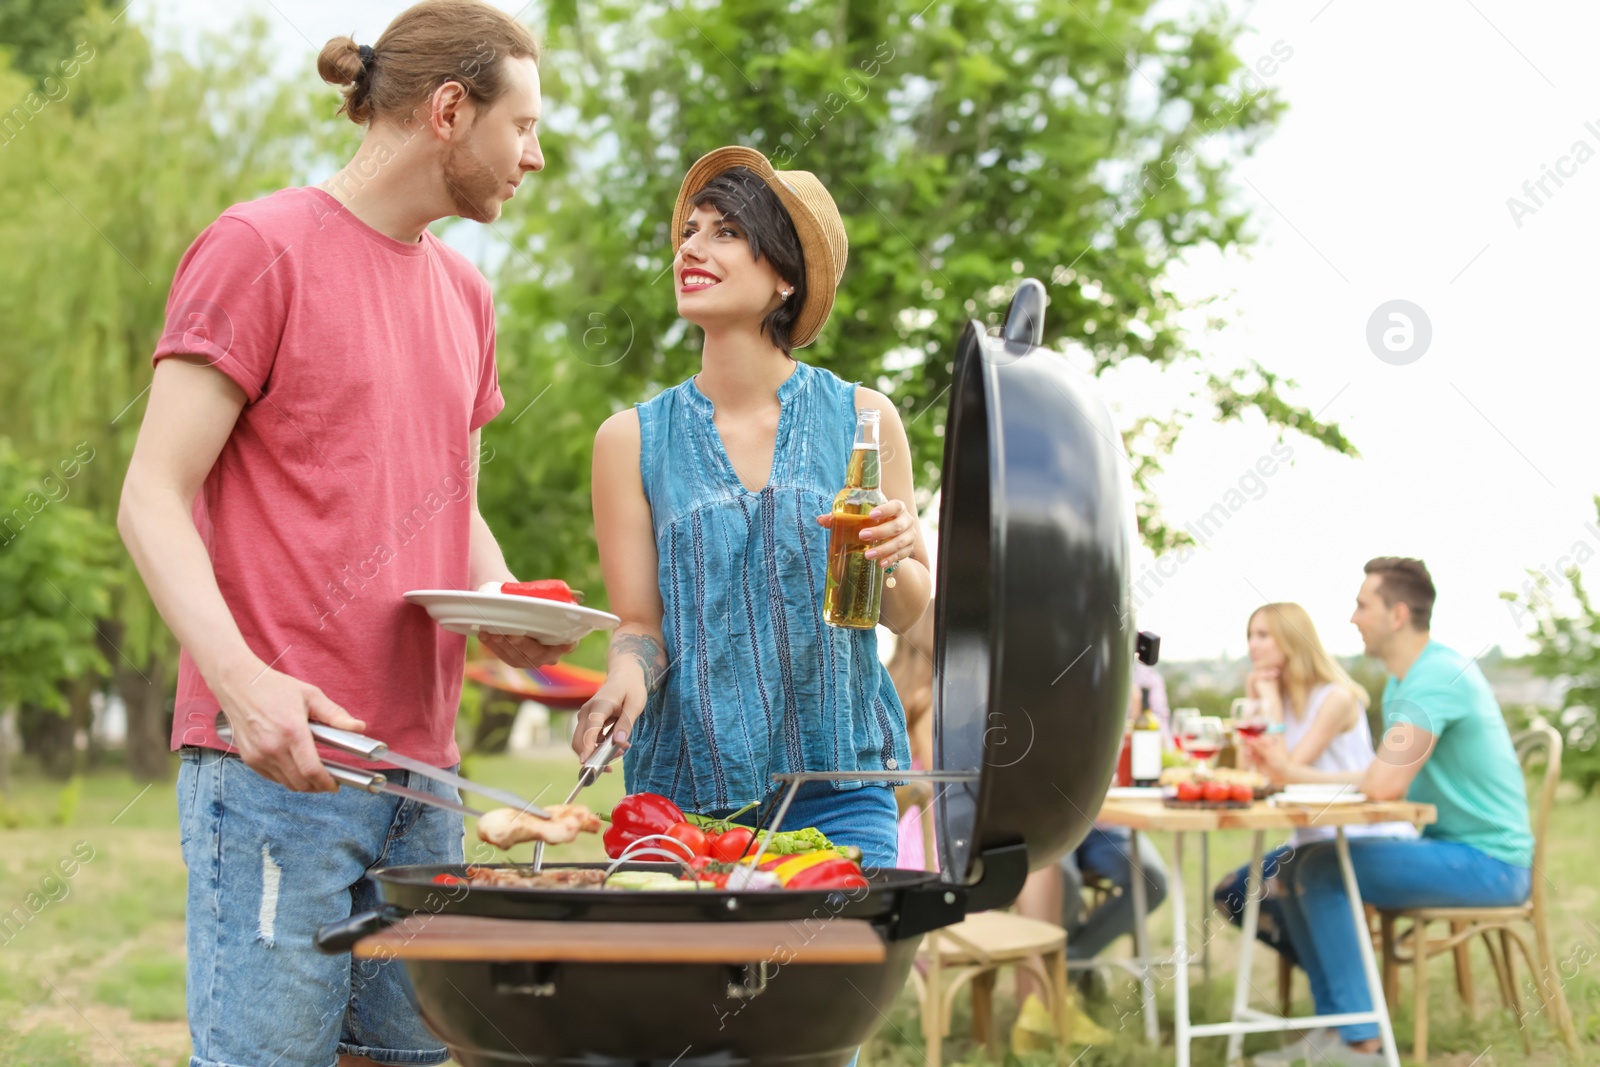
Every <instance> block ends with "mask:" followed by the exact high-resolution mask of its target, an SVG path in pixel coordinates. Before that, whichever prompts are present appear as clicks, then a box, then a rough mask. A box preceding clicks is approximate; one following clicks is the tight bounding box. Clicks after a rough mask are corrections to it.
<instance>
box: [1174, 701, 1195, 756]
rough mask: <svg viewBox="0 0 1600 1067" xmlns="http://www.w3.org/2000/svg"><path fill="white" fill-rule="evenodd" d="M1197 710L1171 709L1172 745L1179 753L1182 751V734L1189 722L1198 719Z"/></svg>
mask: <svg viewBox="0 0 1600 1067" xmlns="http://www.w3.org/2000/svg"><path fill="white" fill-rule="evenodd" d="M1199 715H1200V709H1199V708H1173V709H1172V743H1173V745H1174V746H1176V747H1177V749H1178V751H1179V752H1182V751H1183V734H1184V730H1185V728H1186V727H1187V726H1188V725H1189V720H1191V719H1194V718H1198V717H1199Z"/></svg>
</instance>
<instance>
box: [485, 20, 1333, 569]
mask: <svg viewBox="0 0 1600 1067" xmlns="http://www.w3.org/2000/svg"><path fill="white" fill-rule="evenodd" d="M1152 9H1153V5H1152V4H1150V3H1148V2H1147V0H1101V2H1099V3H1096V4H1091V5H1081V4H1078V3H1074V2H1071V0H1039V2H1037V3H1026V4H1024V3H1020V2H1017V0H1001V2H992V0H950V2H947V3H941V4H936V5H933V6H931V7H930V6H926V5H924V4H923V3H921V2H920V0H909V2H901V0H866V2H860V3H852V4H848V5H840V4H831V3H820V2H816V0H799V2H794V3H785V4H777V3H772V2H743V3H724V4H721V5H705V4H691V5H678V4H666V5H659V4H646V5H644V7H643V8H640V7H639V5H637V4H634V3H623V2H621V0H598V2H596V3H589V4H582V5H574V4H570V3H564V2H563V3H555V4H553V5H552V6H551V7H550V9H549V13H548V27H547V32H548V37H549V47H548V50H547V54H546V59H545V60H544V62H543V64H542V72H543V78H544V92H545V97H546V100H547V102H548V112H547V119H546V123H545V125H546V127H547V130H546V132H545V136H544V144H545V149H546V155H547V158H548V169H547V171H546V172H545V173H544V174H542V175H539V176H538V177H537V178H535V179H534V180H533V181H532V182H530V183H529V185H528V186H526V187H525V192H524V197H526V201H527V202H526V203H522V202H521V201H519V202H518V204H517V206H516V208H515V209H514V212H513V214H512V216H511V218H510V219H508V221H506V222H504V223H502V224H500V225H498V226H496V227H495V229H494V233H493V235H492V236H491V238H490V240H491V243H492V244H493V245H494V246H495V248H496V250H497V251H498V252H500V253H502V258H503V270H502V272H501V273H502V281H501V284H500V285H499V287H498V291H499V294H500V297H501V301H502V305H503V307H502V315H501V328H500V349H499V352H500V361H501V363H500V366H501V384H502V387H503V389H504V390H505V392H506V394H507V401H508V411H507V414H506V416H505V417H503V418H502V419H501V420H499V421H497V422H496V423H494V424H492V425H491V426H490V427H489V429H488V431H487V434H486V437H487V440H488V441H489V443H490V444H491V445H492V447H493V448H494V449H495V450H496V455H497V456H499V457H505V456H514V457H516V458H515V460H514V461H513V462H507V461H506V460H505V459H504V458H497V459H495V460H494V462H493V463H491V464H489V465H487V466H486V467H485V469H484V475H483V491H482V492H483V502H484V507H485V510H486V511H487V513H488V514H489V516H490V519H491V522H492V523H493V524H494V525H495V527H496V529H497V530H499V531H500V532H501V534H502V540H503V541H504V542H505V543H506V544H507V550H508V554H509V556H510V559H511V562H512V565H513V567H514V568H516V569H518V570H519V571H521V572H524V573H530V574H531V573H539V574H545V573H559V574H563V575H568V576H571V577H572V578H573V579H574V580H575V581H578V582H583V583H587V584H590V585H593V584H594V583H597V582H598V569H597V565H596V562H595V556H594V550H593V547H592V545H593V541H592V536H593V535H592V531H591V529H590V520H589V507H588V492H587V486H588V461H589V454H590V448H591V441H592V436H593V432H594V429H595V427H596V425H597V424H598V423H599V421H600V420H601V419H602V418H604V417H605V416H606V415H608V414H610V412H611V411H613V410H616V409H618V408H620V407H622V406H624V405H625V404H629V403H632V402H634V401H636V400H642V399H646V398H648V397H649V396H651V395H653V394H654V393H655V392H656V391H658V390H659V389H660V388H662V387H664V386H668V385H672V384H675V383H676V382H678V381H680V380H682V379H683V378H685V377H687V376H688V375H689V374H690V373H692V372H693V371H694V370H695V369H696V367H697V361H698V345H699V341H700V335H699V331H698V330H695V329H692V328H688V327H687V324H686V323H684V322H682V321H680V320H679V319H678V318H677V316H676V310H675V302H674V296H673V290H672V286H671V283H670V281H668V280H665V279H664V274H665V272H666V271H667V269H668V267H669V264H670V262H671V247H672V245H671V240H670V235H669V234H668V232H667V228H668V223H669V216H670V212H671V206H672V203H673V200H674V198H675V196H676V194H677V191H678V186H679V183H680V181H681V180H682V176H683V174H684V172H685V171H686V170H687V168H688V166H689V164H690V163H692V162H693V161H694V160H695V159H696V158H698V157H699V156H700V155H701V154H703V153H704V152H706V151H708V150H710V149H712V148H714V147H717V146H719V145H723V144H731V143H742V144H748V145H751V146H754V147H756V148H759V149H761V150H763V151H764V152H766V153H767V154H768V155H769V156H770V157H771V158H772V159H773V160H774V163H775V165H776V166H778V167H779V168H780V169H784V168H794V169H804V170H810V171H813V172H815V173H817V174H818V175H819V177H821V178H822V179H823V181H824V182H825V183H826V184H827V186H828V187H829V188H830V189H831V190H832V191H833V193H834V196H835V198H836V199H837V201H838V203H839V207H840V210H841V212H842V213H843V215H844V218H845V223H846V227H847V229H848V232H849V234H850V239H851V248H850V263H849V267H848V269H847V270H846V272H845V277H844V281H843V285H842V287H841V290H840V292H839V295H838V300H837V303H836V305H835V311H834V314H833V318H832V320H831V322H830V323H829V325H828V327H827V329H826V330H825V331H824V332H823V334H822V336H821V338H820V339H819V341H818V342H817V343H816V344H815V345H814V346H813V347H811V348H808V349H806V350H805V351H804V352H803V353H801V355H802V357H803V358H805V359H806V360H808V361H811V362H815V363H817V364H819V365H821V366H824V367H828V368H830V369H832V370H834V371H836V372H837V373H838V374H840V375H841V376H843V377H845V378H847V379H853V380H862V381H865V382H867V383H869V384H873V385H876V386H878V387H880V388H882V389H884V390H885V391H886V392H887V393H889V395H891V396H893V397H894V398H895V400H896V402H897V403H899V404H900V405H901V408H902V416H903V418H904V420H905V422H906V424H907V426H908V427H909V430H910V435H911V439H912V444H913V448H914V449H915V452H916V456H915V460H916V466H917V471H918V481H919V485H920V486H921V487H923V488H924V489H926V490H927V491H928V492H930V493H931V491H932V490H933V489H935V488H936V487H937V485H938V479H939V466H940V459H941V456H942V448H943V441H942V436H943V432H944V426H943V422H944V398H945V393H946V390H947V388H948V385H949V382H950V375H951V370H952V364H951V355H952V347H953V342H954V340H955V337H956V334H957V331H958V329H959V327H960V325H961V323H962V322H963V321H964V320H967V319H978V320H979V321H981V322H984V323H987V324H989V325H991V326H992V325H995V324H997V323H998V322H999V320H1000V317H1001V315H1002V314H1003V312H1004V309H1005V307H1006V304H1007V302H1008V301H1009V299H1010V296H1011V294H1012V293H1013V292H1014V290H1015V286H1016V284H1017V282H1018V280H1019V279H1020V278H1022V277H1024V276H1034V277H1038V278H1041V279H1044V280H1046V281H1047V284H1048V289H1049V293H1050V298H1051V302H1052V306H1051V309H1050V313H1049V316H1048V321H1047V329H1046V344H1048V345H1050V346H1052V347H1055V348H1057V349H1059V350H1063V351H1068V350H1076V351H1079V352H1087V353H1089V354H1090V355H1091V356H1092V359H1093V363H1094V366H1095V368H1096V371H1097V372H1098V371H1103V370H1105V369H1106V368H1109V367H1112V366H1114V365H1116V364H1117V363H1119V362H1121V361H1123V360H1127V359H1137V358H1142V359H1146V360H1149V361H1151V362H1153V363H1156V364H1158V365H1162V366H1167V367H1170V366H1174V365H1177V364H1184V363H1193V362H1194V361H1197V360H1198V358H1199V357H1198V354H1197V350H1196V348H1195V346H1194V344H1193V342H1192V340H1191V339H1190V338H1188V337H1186V336H1185V334H1184V333H1183V331H1182V330H1181V329H1180V328H1179V325H1178V321H1177V320H1178V315H1179V312H1180V311H1182V310H1183V309H1182V308H1181V307H1180V305H1179V302H1178V300H1177V299H1176V298H1175V296H1174V295H1173V294H1172V292H1171V291H1170V290H1169V288H1168V286H1167V282H1166V272H1167V269H1168V268H1169V267H1170V266H1171V265H1172V264H1173V263H1174V262H1175V261H1176V260H1177V259H1178V258H1179V257H1180V256H1182V255H1183V254H1185V253H1186V252H1188V251H1189V250H1191V249H1196V248H1202V247H1212V248H1218V249H1229V248H1233V247H1236V246H1238V245H1240V244H1241V243H1243V242H1244V241H1245V240H1246V238H1247V230H1246V223H1247V216H1246V213H1245V211H1244V209H1242V208H1241V207H1239V206H1238V204H1237V202H1236V200H1235V199H1234V198H1233V195H1232V192H1233V191H1232V189H1231V188H1230V185H1229V183H1228V181H1227V172H1228V167H1229V166H1230V162H1231V158H1232V157H1234V156H1236V155H1237V154H1238V153H1241V152H1249V151H1250V150H1251V149H1252V148H1253V147H1254V145H1255V144H1256V143H1257V142H1258V141H1259V140H1260V139H1261V138H1262V137H1264V136H1265V135H1266V134H1267V133H1268V132H1269V131H1270V129H1271V128H1272V125H1273V122H1274V119H1275V117H1276V116H1277V115H1278V113H1279V112H1280V111H1281V109H1282V106H1283V105H1282V104H1281V103H1280V102H1279V101H1278V100H1277V99H1276V98H1275V97H1274V96H1273V95H1272V94H1271V93H1268V92H1261V91H1254V90H1253V89H1252V88H1251V87H1250V86H1249V85H1248V84H1247V81H1246V78H1245V75H1246V73H1247V69H1246V67H1245V66H1244V64H1243V62H1242V61H1241V58H1240V57H1239V55H1238V54H1237V53H1236V50H1235V40H1236V38H1237V36H1238V33H1239V28H1238V27H1237V26H1236V25H1234V24H1232V23H1229V22H1228V21H1227V20H1226V18H1225V17H1224V16H1223V15H1222V14H1218V13H1215V12H1210V13H1205V14H1201V15H1198V16H1194V17H1192V18H1191V17H1185V18H1165V17H1160V16H1158V15H1156V14H1154V13H1153V10H1152ZM1202 379H1203V380H1204V381H1205V382H1206V383H1207V385H1206V390H1207V396H1206V397H1205V398H1203V400H1204V401H1205V402H1206V403H1208V404H1209V407H1210V411H1211V414H1212V415H1213V416H1214V417H1216V418H1218V419H1237V418H1241V417H1243V416H1245V415H1246V413H1249V412H1257V413H1259V414H1260V415H1261V416H1264V418H1265V420H1266V422H1267V423H1268V424H1270V426H1271V427H1272V428H1274V429H1275V430H1276V432H1280V433H1281V432H1283V431H1284V430H1289V429H1292V430H1295V431H1298V432H1300V433H1303V434H1306V435H1309V436H1310V437H1312V438H1314V439H1316V440H1318V441H1320V442H1322V443H1323V444H1325V445H1327V446H1328V447H1330V448H1333V449H1335V450H1337V451H1341V452H1347V453H1353V451H1354V449H1353V448H1352V447H1351V445H1350V443H1349V442H1348V441H1347V440H1346V439H1345V438H1344V437H1343V435H1342V434H1341V433H1340V432H1339V430H1338V428H1337V427H1336V426H1332V425H1327V424H1323V423H1320V422H1318V421H1317V420H1316V418H1315V417H1314V416H1313V415H1312V414H1311V412H1309V411H1308V410H1307V409H1306V408H1304V407H1302V406H1299V405H1297V404H1296V403H1294V402H1293V401H1291V400H1290V399H1289V392H1290V387H1291V386H1292V384H1293V383H1291V382H1287V381H1285V380H1284V379H1282V378H1280V377H1279V376H1277V375H1276V374H1274V373H1272V372H1270V371H1268V370H1266V369H1264V368H1261V367H1259V366H1256V365H1254V364H1252V365H1249V366H1239V367H1221V366H1210V365H1208V366H1204V367H1202ZM1182 425H1183V416H1182V415H1179V414H1174V415H1173V416H1172V417H1171V418H1160V419H1150V420H1146V421H1144V422H1141V423H1140V424H1138V425H1137V426H1135V427H1133V428H1131V430H1130V431H1129V433H1128V444H1129V448H1130V453H1131V457H1132V462H1133V464H1134V471H1133V473H1134V475H1135V478H1136V480H1137V482H1138V483H1139V484H1140V486H1141V487H1142V488H1144V490H1145V492H1144V494H1143V499H1142V501H1141V503H1140V508H1139V510H1140V519H1141V527H1142V530H1143V534H1144V537H1145V539H1146V541H1147V542H1148V543H1149V544H1151V545H1152V547H1154V548H1156V549H1157V550H1158V551H1159V550H1162V549H1165V548H1168V547H1171V546H1173V545H1175V544H1178V543H1180V542H1182V541H1183V540H1185V539H1186V537H1185V535H1184V534H1182V533H1181V532H1180V531H1177V530H1174V529H1172V528H1170V527H1168V526H1167V525H1166V524H1165V523H1163V522H1162V520H1161V517H1160V514H1159V511H1158V509H1157V507H1156V503H1155V501H1154V499H1153V497H1152V496H1151V495H1150V493H1149V492H1148V482H1149V479H1150V476H1151V475H1152V474H1154V473H1155V471H1156V470H1158V469H1159V465H1160V461H1161V457H1162V456H1163V455H1164V454H1165V453H1166V452H1167V451H1168V450H1170V449H1171V447H1172V446H1173V445H1174V444H1175V443H1176V441H1177V439H1178V435H1179V433H1180V431H1181V429H1182Z"/></svg>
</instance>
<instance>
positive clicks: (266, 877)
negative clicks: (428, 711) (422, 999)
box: [178, 748, 462, 1067]
mask: <svg viewBox="0 0 1600 1067" xmlns="http://www.w3.org/2000/svg"><path fill="white" fill-rule="evenodd" d="M384 773H385V774H386V775H387V776H388V777H389V778H390V780H391V781H394V782H395V783H396V784H402V785H408V786H410V787H411V788H412V789H419V790H427V791H429V792H433V793H440V794H443V795H447V796H449V797H450V798H452V799H456V798H457V795H456V791H455V790H454V789H453V788H450V787H449V786H442V785H438V784H436V783H434V782H432V781H430V780H429V779H426V778H424V777H422V776H421V775H418V774H412V773H411V772H408V771H385V772H384ZM178 815H179V828H180V833H181V835H182V839H183V862H184V865H185V866H187V867H188V869H189V895H188V915H187V938H188V955H189V959H188V1001H189V1035H190V1038H191V1039H192V1040H193V1042H194V1055H193V1057H191V1059H190V1060H189V1063H190V1065H191V1067H221V1065H226V1067H242V1065H249V1067H267V1065H268V1064H269V1063H270V1064H273V1065H274V1067H332V1064H333V1063H334V1062H335V1059H336V1057H337V1056H339V1055H341V1054H343V1055H351V1056H366V1057H368V1058H369V1059H372V1060H376V1061H377V1062H378V1063H387V1064H435V1063H442V1062H443V1061H444V1060H445V1059H447V1058H448V1054H447V1053H446V1051H445V1048H444V1046H443V1045H441V1044H440V1043H439V1040H438V1038H436V1037H434V1036H433V1035H432V1034H430V1033H429V1032H428V1031H427V1029H426V1028H425V1027H424V1026H423V1025H422V1020H421V1019H420V1018H419V1017H418V1016H417V1012H416V1009H415V1008H414V1007H412V1005H411V1002H410V993H409V984H408V982H407V980H406V976H405V968H404V965H403V964H401V963H400V962H399V961H389V962H379V961H376V960H362V961H359V962H357V961H355V960H353V959H352V958H351V957H350V956H349V955H348V954H346V955H339V956H324V955H322V954H321V953H320V952H318V951H317V950H316V948H314V947H313V945H312V941H311V939H312V936H313V935H314V934H315V933H316V930H317V927H319V926H321V925H322V924H324V923H328V922H333V921H336V920H338V919H343V918H346V917H348V916H349V915H351V914H352V913H354V912H356V911H361V910H365V909H367V908H371V907H374V906H376V905H377V903H378V899H379V898H378V890H377V887H376V885H374V883H373V882H372V881H371V880H370V879H368V878H367V877H366V872H367V871H368V870H369V869H371V868H374V867H383V866H388V865H390V864H403V863H459V862H461V859H462V824H461V816H459V815H455V814H452V813H451V812H448V811H443V810H441V809H439V808H434V807H428V806H425V805H421V804H418V803H416V802H415V801H412V800H400V799H397V798H395V797H389V796H374V795H372V794H370V793H363V792H361V791H360V790H357V789H341V790H339V791H338V792H337V793H294V792H291V791H289V790H288V789H285V788H284V787H283V786H280V785H278V784H277V783H275V782H270V781H268V780H267V779H265V778H262V777H261V776H260V775H258V774H256V772H254V771H252V770H251V769H250V768H249V767H246V766H245V765H244V763H243V761H241V760H239V759H237V758H234V757H224V756H222V754H221V753H218V752H212V751H206V750H201V749H196V748H186V749H184V750H183V762H182V765H181V768H180V770H179V772H178Z"/></svg>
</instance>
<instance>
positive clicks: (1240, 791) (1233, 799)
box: [1161, 767, 1283, 810]
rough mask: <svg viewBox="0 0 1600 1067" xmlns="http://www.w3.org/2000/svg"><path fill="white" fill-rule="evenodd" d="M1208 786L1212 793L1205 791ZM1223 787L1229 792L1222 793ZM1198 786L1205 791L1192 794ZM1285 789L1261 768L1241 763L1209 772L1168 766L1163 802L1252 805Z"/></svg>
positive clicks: (1163, 781) (1191, 805)
mask: <svg viewBox="0 0 1600 1067" xmlns="http://www.w3.org/2000/svg"><path fill="white" fill-rule="evenodd" d="M1208 786H1209V787H1210V789H1211V791H1210V792H1209V793H1208V792H1206V791H1205V790H1206V789H1207V787H1208ZM1223 788H1225V789H1227V790H1228V794H1227V796H1223V795H1221V789H1223ZM1194 789H1199V790H1200V791H1201V793H1200V795H1199V796H1195V795H1192V792H1191V791H1192V790H1194ZM1282 789H1283V787H1282V786H1279V785H1275V784H1273V782H1272V780H1271V779H1269V778H1268V777H1267V776H1266V775H1264V774H1262V773H1261V772H1259V771H1251V770H1244V769H1242V768H1237V767H1217V768H1216V769H1214V770H1212V771H1211V772H1209V774H1207V775H1205V776H1201V775H1200V773H1199V772H1198V771H1197V770H1196V769H1195V768H1193V767H1168V768H1166V769H1165V770H1163V771H1162V772H1161V796H1162V803H1163V804H1164V805H1166V806H1167V807H1169V808H1194V809H1200V810H1209V809H1220V810H1226V809H1236V808H1248V807H1249V806H1250V805H1251V804H1254V803H1255V802H1256V801H1258V800H1265V799H1266V798H1268V797H1270V796H1273V795H1275V794H1277V793H1279V792H1281V791H1282ZM1246 791H1248V792H1246Z"/></svg>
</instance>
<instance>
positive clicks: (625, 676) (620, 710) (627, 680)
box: [572, 667, 650, 771]
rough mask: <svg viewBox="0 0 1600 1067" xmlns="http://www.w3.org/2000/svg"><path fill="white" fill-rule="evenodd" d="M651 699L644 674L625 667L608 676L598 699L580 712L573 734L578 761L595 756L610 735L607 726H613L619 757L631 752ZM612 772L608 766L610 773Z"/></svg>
mask: <svg viewBox="0 0 1600 1067" xmlns="http://www.w3.org/2000/svg"><path fill="white" fill-rule="evenodd" d="M649 696H650V693H649V690H648V689H646V687H645V682H644V676H643V674H642V673H641V672H640V671H638V670H636V669H632V668H628V667H624V668H622V669H619V670H614V671H612V672H611V673H610V674H609V675H607V676H606V680H605V682H604V683H602V684H601V686H600V688H599V689H598V690H596V691H595V694H594V696H592V697H590V698H589V700H588V702H587V703H585V704H584V705H583V707H581V708H579V709H578V721H577V726H576V729H574V730H573V733H572V751H574V752H576V753H577V754H578V759H579V760H580V761H583V760H587V759H588V758H589V757H590V756H591V755H593V754H594V750H595V749H597V748H599V747H600V742H601V740H602V739H603V738H604V737H605V736H606V727H607V726H610V727H611V739H612V740H613V741H615V742H616V743H617V755H619V756H620V755H621V754H622V753H624V752H626V751H628V735H629V734H630V733H632V732H633V724H634V721H635V720H637V719H638V718H639V714H640V713H641V712H642V711H644V705H645V701H646V700H647V699H649ZM610 769H611V767H610V765H607V767H606V770H608V771H609V770H610Z"/></svg>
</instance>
